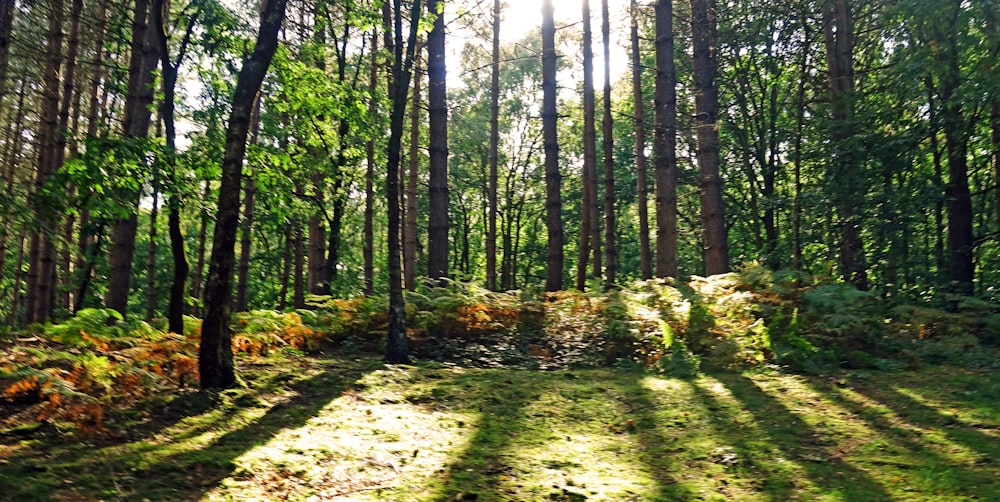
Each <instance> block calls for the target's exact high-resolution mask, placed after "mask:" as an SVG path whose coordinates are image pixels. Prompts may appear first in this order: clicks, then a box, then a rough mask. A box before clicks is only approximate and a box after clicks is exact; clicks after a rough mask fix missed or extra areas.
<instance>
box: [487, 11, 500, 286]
mask: <svg viewBox="0 0 1000 502" xmlns="http://www.w3.org/2000/svg"><path fill="white" fill-rule="evenodd" d="M499 163H500V0H493V52H492V59H491V61H490V173H489V180H488V181H487V188H486V200H487V205H488V206H489V209H488V210H489V214H488V216H487V221H488V223H487V227H486V289H488V290H490V291H497V290H498V288H497V212H498V208H497V181H498V171H499Z"/></svg>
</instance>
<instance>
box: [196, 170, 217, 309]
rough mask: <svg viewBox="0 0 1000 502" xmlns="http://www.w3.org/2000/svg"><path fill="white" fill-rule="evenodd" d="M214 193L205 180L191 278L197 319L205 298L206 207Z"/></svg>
mask: <svg viewBox="0 0 1000 502" xmlns="http://www.w3.org/2000/svg"><path fill="white" fill-rule="evenodd" d="M211 193H212V187H211V184H210V183H209V182H208V180H205V190H204V192H203V193H202V196H201V200H202V206H201V218H200V223H199V224H198V249H197V250H196V251H195V256H196V257H197V259H196V260H195V266H194V274H192V275H193V277H192V278H191V297H192V298H194V299H195V300H199V301H196V302H195V308H194V309H193V310H192V314H193V315H194V316H195V317H201V313H202V310H203V307H201V306H199V305H202V304H203V302H202V301H203V300H204V298H203V297H202V284H203V282H204V280H205V248H206V247H207V246H206V241H207V240H208V207H207V206H206V204H207V201H208V197H209V195H210V194H211Z"/></svg>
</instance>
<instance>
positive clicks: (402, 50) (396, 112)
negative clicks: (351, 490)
mask: <svg viewBox="0 0 1000 502" xmlns="http://www.w3.org/2000/svg"><path fill="white" fill-rule="evenodd" d="M421 7H422V6H421V4H420V0H413V3H412V4H411V8H410V28H409V34H408V35H407V40H406V44H405V45H404V44H403V12H402V1H401V0H393V13H392V22H393V26H394V29H393V34H394V35H395V43H394V44H393V51H392V53H393V62H392V84H391V86H390V91H391V92H390V95H391V96H392V112H391V114H390V118H389V145H388V165H387V169H386V197H387V207H388V212H389V214H388V220H389V228H388V247H389V249H388V251H389V327H388V328H389V329H388V332H387V337H386V349H385V360H386V362H387V363H389V364H405V363H409V361H410V357H409V348H408V346H407V339H406V304H405V301H404V299H403V274H402V270H401V269H402V263H400V258H401V256H400V255H401V254H402V246H401V244H402V243H401V242H400V239H399V237H400V230H401V225H400V223H401V221H400V217H401V216H402V212H403V208H402V207H401V202H402V200H401V199H402V191H401V190H400V186H399V185H400V169H399V167H400V158H399V157H400V149H401V148H400V147H401V143H402V139H403V118H404V115H405V111H406V95H407V94H408V92H407V91H408V89H409V87H410V78H411V76H412V69H413V59H414V53H415V51H416V46H417V31H418V25H419V24H420V13H421V11H422V8H421Z"/></svg>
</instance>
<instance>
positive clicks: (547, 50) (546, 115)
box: [542, 0, 563, 291]
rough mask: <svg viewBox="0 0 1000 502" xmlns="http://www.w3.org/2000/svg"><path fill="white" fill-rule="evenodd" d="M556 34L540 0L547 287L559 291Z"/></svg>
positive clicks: (548, 0)
mask: <svg viewBox="0 0 1000 502" xmlns="http://www.w3.org/2000/svg"><path fill="white" fill-rule="evenodd" d="M555 36H556V25H555V20H554V19H553V8H552V0H542V130H543V132H542V135H543V137H544V139H543V144H544V149H545V226H546V229H547V231H548V252H547V255H546V262H545V269H546V272H545V290H546V291H559V290H561V289H562V287H563V282H562V275H563V225H562V195H561V191H562V189H561V185H562V175H561V174H560V173H559V139H558V133H557V121H558V120H559V116H558V115H557V112H556V97H557V96H556V41H555Z"/></svg>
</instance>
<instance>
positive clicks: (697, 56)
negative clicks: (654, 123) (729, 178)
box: [691, 0, 729, 275]
mask: <svg viewBox="0 0 1000 502" xmlns="http://www.w3.org/2000/svg"><path fill="white" fill-rule="evenodd" d="M691 33H692V40H693V45H694V86H695V128H696V131H697V137H698V147H697V159H698V170H699V172H700V175H701V224H702V231H703V234H704V242H705V249H704V259H705V273H706V274H707V275H715V274H724V273H726V272H729V245H728V243H727V238H726V218H725V208H724V206H723V203H722V178H721V177H720V176H719V123H718V114H719V90H718V88H717V87H716V83H715V74H716V72H717V67H718V55H717V50H716V46H715V3H714V2H713V1H712V0H691Z"/></svg>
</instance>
